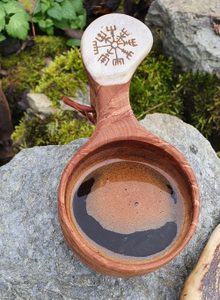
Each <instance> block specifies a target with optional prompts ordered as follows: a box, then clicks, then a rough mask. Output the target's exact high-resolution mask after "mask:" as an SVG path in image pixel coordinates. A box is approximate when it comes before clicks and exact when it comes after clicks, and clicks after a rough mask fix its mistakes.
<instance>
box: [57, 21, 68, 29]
mask: <svg viewBox="0 0 220 300" xmlns="http://www.w3.org/2000/svg"><path fill="white" fill-rule="evenodd" d="M54 25H55V26H56V27H57V28H60V29H63V30H64V29H66V28H70V24H69V22H68V21H67V20H65V19H62V20H61V21H58V20H54Z"/></svg>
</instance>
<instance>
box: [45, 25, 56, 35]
mask: <svg viewBox="0 0 220 300" xmlns="http://www.w3.org/2000/svg"><path fill="white" fill-rule="evenodd" d="M46 33H47V34H48V35H53V34H54V27H53V26H51V27H49V28H47V29H46Z"/></svg>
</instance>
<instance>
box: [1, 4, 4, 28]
mask: <svg viewBox="0 0 220 300" xmlns="http://www.w3.org/2000/svg"><path fill="white" fill-rule="evenodd" d="M0 4H1V3H0ZM4 27H5V11H4V9H3V5H0V31H1V30H2V29H4Z"/></svg>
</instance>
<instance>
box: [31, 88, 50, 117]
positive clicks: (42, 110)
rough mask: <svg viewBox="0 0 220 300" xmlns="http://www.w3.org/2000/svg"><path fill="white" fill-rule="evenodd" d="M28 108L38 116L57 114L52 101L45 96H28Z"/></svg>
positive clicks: (32, 94)
mask: <svg viewBox="0 0 220 300" xmlns="http://www.w3.org/2000/svg"><path fill="white" fill-rule="evenodd" d="M27 103H28V107H29V108H30V109H31V110H32V111H33V112H34V113H37V114H41V115H49V114H53V113H55V112H56V108H54V107H53V104H52V102H51V101H50V99H49V98H48V97H47V96H46V95H44V94H35V93H28V94H27Z"/></svg>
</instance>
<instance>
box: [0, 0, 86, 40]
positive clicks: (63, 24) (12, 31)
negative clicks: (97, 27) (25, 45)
mask: <svg viewBox="0 0 220 300" xmlns="http://www.w3.org/2000/svg"><path fill="white" fill-rule="evenodd" d="M30 22H31V23H32V30H33V35H35V29H34V25H33V24H36V25H38V26H39V28H40V29H41V30H42V31H43V32H46V33H47V34H48V35H53V34H54V30H55V28H58V29H62V30H65V29H83V28H84V27H85V25H86V11H85V9H84V7H83V1H82V0H30V1H27V0H18V1H16V0H2V1H1V2H0V42H1V41H3V40H4V39H5V38H6V37H7V35H8V36H10V37H13V38H18V39H21V40H25V39H26V38H27V36H28V31H29V29H30ZM76 44H77V45H79V41H78V40H76V39H70V40H69V41H68V45H69V46H72V45H76Z"/></svg>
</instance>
